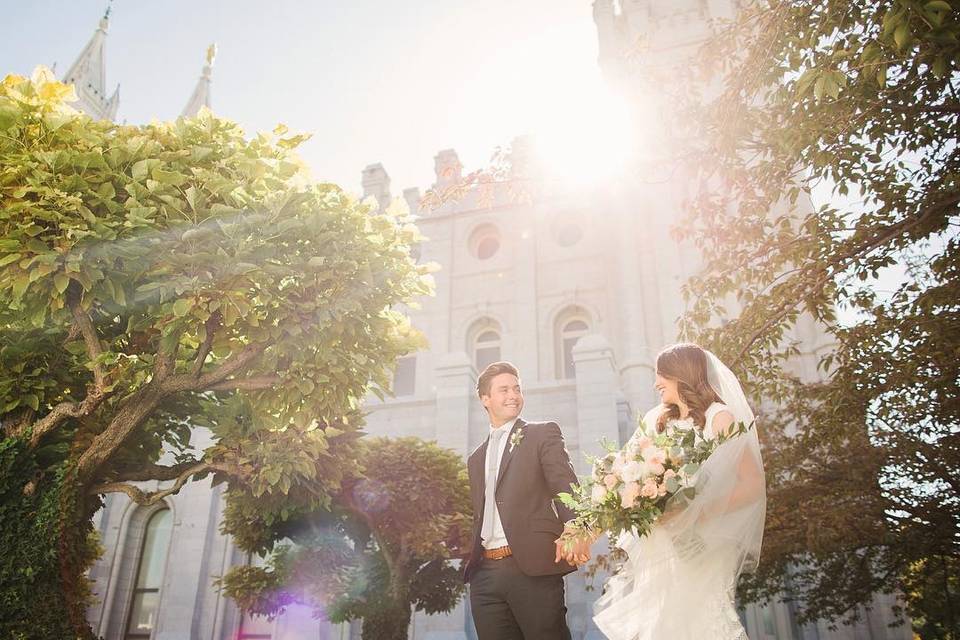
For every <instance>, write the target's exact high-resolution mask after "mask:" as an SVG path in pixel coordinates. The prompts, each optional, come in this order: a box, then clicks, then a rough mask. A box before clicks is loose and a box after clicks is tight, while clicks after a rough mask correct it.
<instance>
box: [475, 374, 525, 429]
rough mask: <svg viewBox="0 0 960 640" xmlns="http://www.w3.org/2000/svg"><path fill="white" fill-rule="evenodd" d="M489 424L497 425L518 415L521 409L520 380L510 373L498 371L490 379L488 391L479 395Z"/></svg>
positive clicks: (521, 393)
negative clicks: (498, 372)
mask: <svg viewBox="0 0 960 640" xmlns="http://www.w3.org/2000/svg"><path fill="white" fill-rule="evenodd" d="M480 402H482V403H483V406H484V408H486V410H487V413H489V414H490V424H492V425H493V426H494V427H499V426H502V425H504V424H506V423H507V422H510V421H511V420H513V419H514V418H516V417H517V416H519V415H520V411H521V410H522V409H523V392H522V391H520V380H519V379H518V378H517V376H515V375H513V374H512V373H500V374H497V375H495V376H494V377H493V379H492V380H490V393H489V394H487V395H483V396H480Z"/></svg>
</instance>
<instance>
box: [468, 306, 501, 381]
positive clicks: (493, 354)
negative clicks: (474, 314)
mask: <svg viewBox="0 0 960 640" xmlns="http://www.w3.org/2000/svg"><path fill="white" fill-rule="evenodd" d="M501 336H502V333H501V330H500V324H499V323H498V322H497V321H496V320H493V319H491V318H482V319H480V320H477V321H476V322H474V323H473V326H472V327H471V329H470V332H469V343H468V351H469V353H470V355H471V358H472V360H473V366H475V367H476V368H477V371H478V372H481V371H483V370H484V369H486V368H487V366H488V365H490V364H493V363H494V362H498V361H499V360H501V359H502V357H501V343H502V339H501Z"/></svg>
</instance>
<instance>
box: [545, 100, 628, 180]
mask: <svg viewBox="0 0 960 640" xmlns="http://www.w3.org/2000/svg"><path fill="white" fill-rule="evenodd" d="M585 89H586V88H585ZM544 115H545V117H544V118H543V120H542V122H541V123H540V125H539V127H537V129H535V130H534V132H533V137H534V140H535V145H536V153H537V156H538V159H539V161H540V164H541V166H542V168H543V171H544V175H545V177H547V178H548V179H551V180H556V181H558V182H561V183H563V184H566V185H568V186H573V187H587V186H595V185H597V184H598V183H601V182H603V181H606V180H609V179H615V178H617V177H619V176H621V175H623V173H624V171H625V169H626V168H627V165H628V162H629V159H630V157H631V156H632V155H633V152H634V148H635V142H636V141H635V139H634V130H633V126H632V121H631V118H630V114H629V109H628V106H627V103H626V101H625V100H624V99H623V98H621V97H620V96H618V95H617V94H615V93H613V92H612V91H611V90H609V89H608V88H606V87H605V86H602V85H601V86H593V87H590V88H589V89H587V90H583V91H578V92H575V93H574V92H571V93H570V94H569V95H568V96H566V99H564V100H562V101H561V102H560V103H559V104H556V105H555V106H554V108H552V109H550V110H549V111H547V112H545V114H544Z"/></svg>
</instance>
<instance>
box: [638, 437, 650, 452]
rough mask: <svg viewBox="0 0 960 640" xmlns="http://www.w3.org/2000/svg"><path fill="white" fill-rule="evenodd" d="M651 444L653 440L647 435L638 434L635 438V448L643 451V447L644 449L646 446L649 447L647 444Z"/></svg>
mask: <svg viewBox="0 0 960 640" xmlns="http://www.w3.org/2000/svg"><path fill="white" fill-rule="evenodd" d="M652 444H653V440H651V439H650V438H649V437H647V436H640V437H639V438H638V439H637V449H639V450H640V451H643V450H644V449H646V448H647V447H649V446H650V445H652Z"/></svg>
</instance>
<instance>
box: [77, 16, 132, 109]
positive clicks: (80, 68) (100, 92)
mask: <svg viewBox="0 0 960 640" xmlns="http://www.w3.org/2000/svg"><path fill="white" fill-rule="evenodd" d="M109 24H110V9H109V8H108V9H107V10H106V12H105V13H104V14H103V18H101V19H100V25H99V27H98V28H97V30H96V31H95V32H94V33H93V37H92V38H90V42H88V43H87V46H86V47H84V48H83V51H81V52H80V55H79V56H78V57H77V60H76V62H74V63H73V64H72V65H71V66H70V69H68V70H67V73H66V75H64V76H63V81H64V82H65V83H67V84H72V85H73V86H74V89H75V90H76V92H77V101H76V102H74V103H73V107H75V108H76V109H79V110H80V111H83V112H84V113H86V114H88V115H89V116H90V117H91V118H96V119H97V120H113V119H114V118H115V117H116V115H117V107H118V106H120V85H119V84H118V85H117V88H116V89H115V90H114V92H113V95H111V96H110V97H109V98H108V97H107V88H106V85H107V66H106V61H105V60H104V46H105V45H106V41H107V27H108V26H109Z"/></svg>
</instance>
